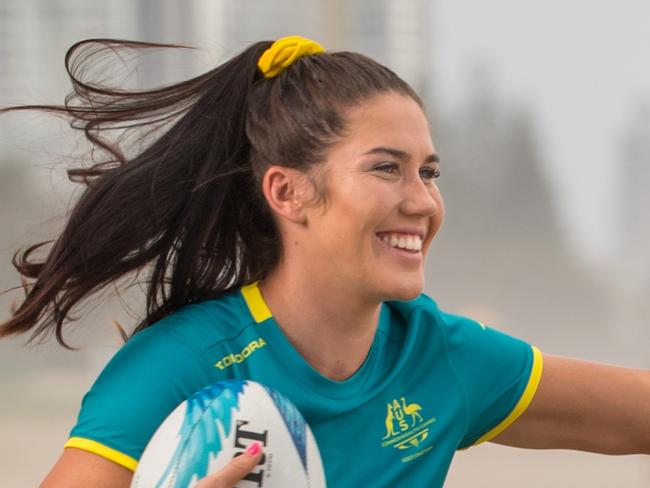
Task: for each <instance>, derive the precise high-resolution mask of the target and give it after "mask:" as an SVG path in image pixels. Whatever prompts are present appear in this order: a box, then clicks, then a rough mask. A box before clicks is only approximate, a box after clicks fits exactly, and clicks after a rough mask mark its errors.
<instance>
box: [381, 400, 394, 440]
mask: <svg viewBox="0 0 650 488" xmlns="http://www.w3.org/2000/svg"><path fill="white" fill-rule="evenodd" d="M394 418H395V417H394V416H393V407H392V405H391V404H390V403H389V404H388V413H387V414H386V435H385V436H384V437H383V439H388V438H389V437H390V436H392V435H393V434H395V426H394V425H393V419H394Z"/></svg>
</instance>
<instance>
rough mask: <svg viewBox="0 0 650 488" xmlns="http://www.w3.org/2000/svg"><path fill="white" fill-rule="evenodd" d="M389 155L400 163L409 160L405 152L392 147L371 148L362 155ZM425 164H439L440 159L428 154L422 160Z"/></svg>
mask: <svg viewBox="0 0 650 488" xmlns="http://www.w3.org/2000/svg"><path fill="white" fill-rule="evenodd" d="M382 153H385V154H390V155H391V156H393V157H394V158H397V159H399V160H400V161H408V160H409V154H408V153H407V152H406V151H402V150H401V149H395V148H394V147H383V146H380V147H373V148H372V149H370V150H369V151H366V152H365V153H363V154H364V155H366V154H382ZM424 162H425V163H439V162H440V157H439V156H438V155H437V154H436V153H433V154H429V155H428V156H427V157H426V158H424Z"/></svg>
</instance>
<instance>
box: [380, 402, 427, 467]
mask: <svg viewBox="0 0 650 488" xmlns="http://www.w3.org/2000/svg"><path fill="white" fill-rule="evenodd" d="M423 415H424V412H423V409H422V406H421V405H420V404H418V403H407V401H406V398H405V397H400V398H399V400H398V399H397V398H395V399H393V400H392V401H390V402H388V403H387V404H386V418H385V420H384V422H385V426H386V435H385V436H384V437H382V443H381V447H389V446H390V447H393V448H395V449H398V450H400V451H404V450H407V449H414V451H415V452H413V454H411V455H408V456H406V457H403V458H402V462H408V461H412V460H413V459H415V458H417V457H420V456H421V455H423V454H425V453H427V452H429V451H430V450H431V449H432V447H433V446H428V447H427V448H425V449H422V444H423V443H424V442H425V441H426V439H427V438H428V436H429V426H430V425H431V424H433V423H434V422H435V421H436V419H435V417H429V418H427V419H425V417H424V416H423Z"/></svg>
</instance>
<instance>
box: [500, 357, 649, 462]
mask: <svg viewBox="0 0 650 488" xmlns="http://www.w3.org/2000/svg"><path fill="white" fill-rule="evenodd" d="M492 442H496V443H498V444H504V445H508V446H514V447H525V448H533V449H577V450H580V451H590V452H598V453H603V454H640V453H645V454H650V371H649V370H638V369H630V368H623V367H619V366H611V365H606V364H600V363H594V362H589V361H581V360H577V359H571V358H565V357H560V356H552V355H548V354H544V369H543V373H542V378H541V380H540V384H539V387H538V390H537V393H536V394H535V397H534V398H533V401H532V403H531V404H530V406H529V407H528V409H527V410H526V412H524V413H523V414H522V416H521V417H520V418H519V419H517V421H515V422H514V423H513V424H512V425H511V426H510V427H508V428H507V429H506V430H505V431H504V432H502V433H501V434H499V435H498V436H497V437H495V438H494V439H492Z"/></svg>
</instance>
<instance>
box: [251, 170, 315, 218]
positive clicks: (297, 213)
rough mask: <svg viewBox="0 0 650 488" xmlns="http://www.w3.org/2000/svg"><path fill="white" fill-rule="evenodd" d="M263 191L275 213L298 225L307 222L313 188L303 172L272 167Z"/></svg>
mask: <svg viewBox="0 0 650 488" xmlns="http://www.w3.org/2000/svg"><path fill="white" fill-rule="evenodd" d="M262 191H263V193H264V197H265V198H266V201H267V202H268V204H269V206H270V207H271V209H272V210H273V212H275V213H276V214H278V215H279V216H281V217H284V218H285V219H287V220H289V221H291V222H294V223H297V224H304V223H305V222H306V215H305V204H306V202H307V201H308V200H309V198H310V195H312V194H313V187H312V185H311V182H310V181H309V178H307V175H305V174H304V173H303V172H302V171H299V170H297V169H293V168H287V167H285V166H270V167H269V168H268V169H267V170H266V173H264V178H263V179H262Z"/></svg>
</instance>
